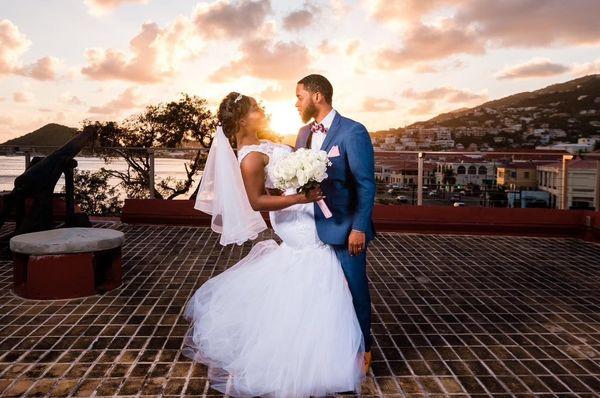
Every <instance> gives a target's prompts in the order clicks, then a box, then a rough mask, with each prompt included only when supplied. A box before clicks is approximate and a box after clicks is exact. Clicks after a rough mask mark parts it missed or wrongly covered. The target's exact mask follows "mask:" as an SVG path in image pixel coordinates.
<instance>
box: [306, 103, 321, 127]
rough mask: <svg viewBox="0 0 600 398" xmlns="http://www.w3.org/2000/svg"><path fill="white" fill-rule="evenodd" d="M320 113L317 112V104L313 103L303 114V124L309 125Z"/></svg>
mask: <svg viewBox="0 0 600 398" xmlns="http://www.w3.org/2000/svg"><path fill="white" fill-rule="evenodd" d="M318 113H319V111H318V110H317V107H316V106H315V103H314V102H312V101H311V103H310V105H308V107H307V108H306V109H305V110H304V112H302V122H303V123H308V122H309V121H310V119H312V118H314V117H315V116H317V114H318Z"/></svg>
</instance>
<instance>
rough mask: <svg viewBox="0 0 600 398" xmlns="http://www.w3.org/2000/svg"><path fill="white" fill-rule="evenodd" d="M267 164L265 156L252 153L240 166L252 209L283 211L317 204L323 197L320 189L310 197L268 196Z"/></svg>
mask: <svg viewBox="0 0 600 398" xmlns="http://www.w3.org/2000/svg"><path fill="white" fill-rule="evenodd" d="M267 162H268V158H267V156H266V155H265V154H263V153H260V152H252V153H249V154H248V155H247V156H246V157H244V159H243V160H242V162H241V164H240V168H241V171H242V179H243V180H244V187H245V188H246V193H247V194H248V201H249V202H250V206H252V209H254V210H256V211H274V210H281V209H285V208H286V207H290V206H292V205H295V204H298V203H310V202H315V201H317V200H319V199H321V198H322V197H323V196H322V194H321V191H320V189H315V190H313V191H311V192H309V194H308V195H304V194H294V195H287V196H285V195H282V196H272V195H268V194H267V192H266V190H265V165H266V163H267Z"/></svg>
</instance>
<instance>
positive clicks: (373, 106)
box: [363, 97, 396, 112]
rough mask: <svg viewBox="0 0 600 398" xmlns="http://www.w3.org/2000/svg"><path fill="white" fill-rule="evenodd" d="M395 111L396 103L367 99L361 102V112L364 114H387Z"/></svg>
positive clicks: (383, 99) (380, 99) (387, 100)
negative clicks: (364, 112)
mask: <svg viewBox="0 0 600 398" xmlns="http://www.w3.org/2000/svg"><path fill="white" fill-rule="evenodd" d="M394 109H396V103H395V102H394V101H392V100H389V99H385V98H373V97H367V98H365V100H364V101H363V110H364V111H366V112H387V111H391V110H394Z"/></svg>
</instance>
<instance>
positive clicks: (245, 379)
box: [184, 93, 364, 398]
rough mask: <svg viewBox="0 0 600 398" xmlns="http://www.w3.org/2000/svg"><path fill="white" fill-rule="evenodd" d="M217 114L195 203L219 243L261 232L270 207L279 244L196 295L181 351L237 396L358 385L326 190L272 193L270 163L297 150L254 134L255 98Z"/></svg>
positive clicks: (269, 244)
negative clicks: (321, 206)
mask: <svg viewBox="0 0 600 398" xmlns="http://www.w3.org/2000/svg"><path fill="white" fill-rule="evenodd" d="M218 120H219V127H218V128H217V134H216V136H215V138H214V140H213V143H212V146H211V148H210V152H209V155H208V159H207V162H206V168H205V172H204V176H203V178H202V181H201V183H200V188H199V191H198V194H197V197H196V204H195V208H196V209H198V210H201V211H204V212H206V213H209V214H211V215H212V222H211V224H212V228H213V230H215V231H216V232H218V233H220V234H221V239H220V242H221V244H223V245H226V244H230V243H237V244H242V243H243V242H245V241H246V240H248V239H255V238H256V237H257V236H258V233H259V232H261V231H263V230H264V229H266V224H265V222H264V220H263V219H262V217H261V215H260V213H259V212H260V211H269V217H270V221H271V225H272V227H273V230H274V231H275V233H276V234H277V236H278V237H279V238H280V239H281V241H282V243H281V244H277V243H276V242H275V241H274V240H266V241H262V242H259V243H256V244H255V245H254V247H253V248H252V249H251V251H250V253H249V254H248V255H247V256H246V257H245V258H243V259H242V260H241V261H240V262H238V263H237V264H235V265H234V266H232V267H231V268H229V269H227V270H226V271H224V272H223V273H221V274H219V275H217V276H215V277H213V278H211V279H209V280H208V281H207V282H206V283H204V284H203V285H202V286H201V287H200V288H199V289H198V290H197V291H196V292H195V293H194V295H193V296H192V298H191V299H190V300H189V302H188V303H187V305H186V308H185V312H184V316H185V318H186V319H188V320H189V321H190V322H191V327H190V329H189V331H188V332H187V334H186V337H185V341H184V345H185V347H184V354H185V355H186V356H188V357H190V358H191V359H193V360H194V361H197V362H201V363H204V364H206V365H207V366H208V368H209V371H208V377H209V379H210V381H211V386H212V387H213V388H214V389H216V390H218V391H220V392H222V393H224V394H227V395H230V396H234V397H251V396H268V397H286V398H287V397H309V396H324V395H327V394H330V393H335V392H342V391H352V390H354V391H357V392H358V391H359V389H360V384H361V381H362V379H363V378H364V367H363V364H364V360H363V355H364V340H363V336H362V333H361V328H360V325H359V323H358V319H357V317H356V313H355V311H354V307H353V304H352V296H351V294H350V291H349V289H348V285H347V283H346V279H345V277H344V274H343V271H342V269H341V266H340V263H339V261H338V259H337V257H336V255H335V252H334V250H333V249H332V248H331V247H329V246H327V245H326V244H324V243H322V242H321V241H320V240H319V238H318V236H317V231H316V227H315V221H314V216H313V203H312V202H314V201H316V200H318V199H321V198H322V193H321V191H320V189H315V190H313V191H311V192H310V193H309V194H308V195H304V194H297V193H295V191H293V190H292V192H284V193H283V194H282V195H277V194H276V192H275V190H273V182H272V180H271V176H270V173H269V166H270V165H272V164H273V163H274V162H275V161H276V160H277V159H278V158H279V157H281V156H285V155H286V154H287V153H289V152H291V151H292V149H291V148H290V147H288V146H286V145H282V144H278V143H274V142H271V141H267V140H259V139H258V138H257V133H258V131H260V130H261V129H263V128H264V127H265V125H266V118H265V115H264V113H263V111H262V109H261V108H260V107H259V106H258V104H257V102H256V101H255V100H254V99H253V98H251V97H248V96H245V95H241V94H238V93H230V94H229V95H227V96H226V97H225V98H224V99H223V101H222V102H221V104H220V106H219V111H218ZM229 139H232V140H235V142H236V143H237V159H236V157H235V155H234V152H233V150H232V148H231V145H230V143H229Z"/></svg>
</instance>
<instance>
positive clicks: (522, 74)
mask: <svg viewBox="0 0 600 398" xmlns="http://www.w3.org/2000/svg"><path fill="white" fill-rule="evenodd" d="M570 69H571V68H570V67H569V66H566V65H563V64H559V63H555V62H552V61H550V60H549V59H544V58H535V59H532V60H529V61H527V62H524V63H521V64H518V65H513V66H509V67H506V68H504V69H503V70H501V71H499V72H498V73H497V74H496V78H498V79H501V80H502V79H528V78H534V77H548V76H556V75H561V74H563V73H565V72H568V71H569V70H570Z"/></svg>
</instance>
